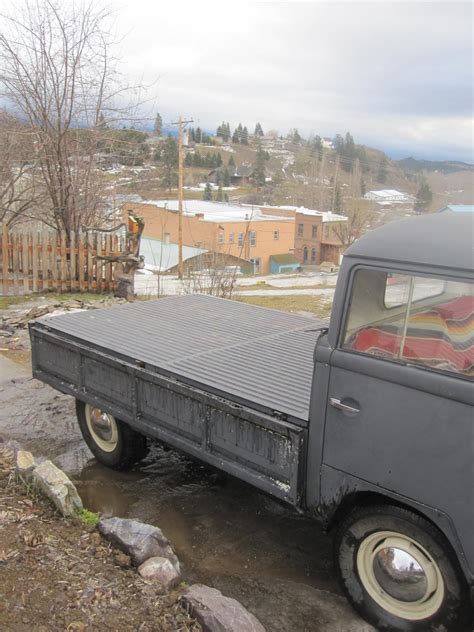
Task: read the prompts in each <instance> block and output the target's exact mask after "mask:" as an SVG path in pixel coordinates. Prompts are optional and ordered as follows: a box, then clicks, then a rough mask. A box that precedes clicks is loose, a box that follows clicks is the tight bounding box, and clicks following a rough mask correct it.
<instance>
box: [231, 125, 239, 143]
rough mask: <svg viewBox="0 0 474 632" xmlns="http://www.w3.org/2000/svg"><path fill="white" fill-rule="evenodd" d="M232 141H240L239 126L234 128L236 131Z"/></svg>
mask: <svg viewBox="0 0 474 632" xmlns="http://www.w3.org/2000/svg"><path fill="white" fill-rule="evenodd" d="M232 142H233V143H239V142H240V135H239V130H238V129H237V128H236V129H235V130H234V133H233V134H232Z"/></svg>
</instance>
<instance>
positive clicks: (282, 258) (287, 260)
mask: <svg viewBox="0 0 474 632" xmlns="http://www.w3.org/2000/svg"><path fill="white" fill-rule="evenodd" d="M270 261H273V263H278V264H280V265H290V264H293V263H296V264H297V265H299V261H298V260H297V259H295V257H294V255H292V254H291V252H286V253H285V254H282V255H270Z"/></svg>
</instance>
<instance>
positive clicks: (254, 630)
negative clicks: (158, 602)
mask: <svg viewBox="0 0 474 632" xmlns="http://www.w3.org/2000/svg"><path fill="white" fill-rule="evenodd" d="M181 600H182V601H183V603H184V604H185V605H186V606H187V607H188V608H189V612H190V614H191V616H193V617H194V618H195V619H197V620H198V621H199V623H200V624H201V626H202V629H203V632H236V631H237V630H238V632H265V628H264V627H263V625H262V624H261V623H260V621H259V620H258V619H257V618H256V617H254V615H253V614H251V613H250V612H249V611H248V610H246V609H245V608H244V607H243V605H242V604H241V603H239V602H238V601H236V600H235V599H232V598H231V597H224V595H223V594H222V593H221V592H220V591H219V590H216V589H215V588H210V587H209V586H204V585H202V584H194V585H193V586H190V587H189V588H186V590H185V591H184V593H183V596H182V597H181Z"/></svg>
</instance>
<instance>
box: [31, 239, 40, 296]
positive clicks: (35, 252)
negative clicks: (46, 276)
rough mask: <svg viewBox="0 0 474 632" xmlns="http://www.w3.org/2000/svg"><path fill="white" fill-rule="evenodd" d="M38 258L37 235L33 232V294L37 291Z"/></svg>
mask: <svg viewBox="0 0 474 632" xmlns="http://www.w3.org/2000/svg"><path fill="white" fill-rule="evenodd" d="M38 257H39V248H38V233H37V232H36V230H34V231H33V234H32V236H31V273H32V275H33V288H32V289H33V292H37V291H38Z"/></svg>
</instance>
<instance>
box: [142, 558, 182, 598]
mask: <svg viewBox="0 0 474 632" xmlns="http://www.w3.org/2000/svg"><path fill="white" fill-rule="evenodd" d="M138 573H139V574H140V575H141V577H143V579H149V580H152V581H156V582H159V583H160V584H161V586H162V587H163V588H164V589H165V590H171V589H172V588H174V587H175V586H176V585H177V584H179V581H180V579H181V575H180V573H179V571H178V570H177V569H176V568H175V566H174V564H173V563H172V562H170V561H169V560H168V559H167V558H166V557H149V558H148V559H147V560H145V562H143V564H141V565H140V566H139V567H138Z"/></svg>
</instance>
